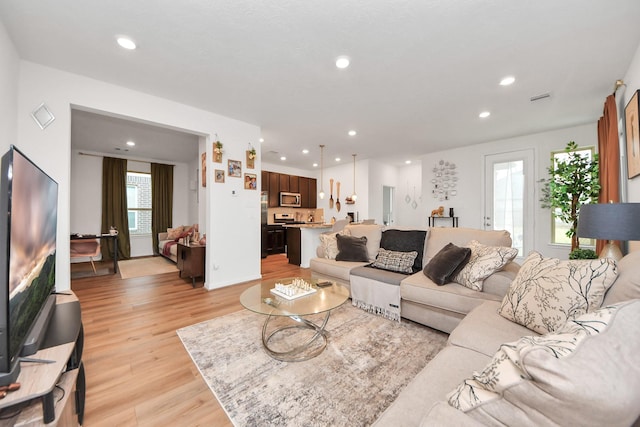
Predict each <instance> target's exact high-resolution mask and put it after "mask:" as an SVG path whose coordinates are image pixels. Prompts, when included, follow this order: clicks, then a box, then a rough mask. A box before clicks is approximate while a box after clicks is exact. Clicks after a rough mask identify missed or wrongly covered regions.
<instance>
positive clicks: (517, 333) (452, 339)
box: [449, 301, 537, 357]
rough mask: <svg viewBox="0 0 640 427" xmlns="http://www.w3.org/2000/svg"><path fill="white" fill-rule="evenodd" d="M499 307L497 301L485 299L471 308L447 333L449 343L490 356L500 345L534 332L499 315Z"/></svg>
mask: <svg viewBox="0 0 640 427" xmlns="http://www.w3.org/2000/svg"><path fill="white" fill-rule="evenodd" d="M499 309H500V302H499V301H485V302H483V303H482V304H480V305H479V306H478V307H476V308H474V309H473V310H471V312H470V313H469V314H467V315H466V316H465V317H464V319H462V320H461V321H460V323H459V324H458V326H457V327H456V328H455V329H454V330H453V331H452V332H451V334H450V335H449V344H451V345H455V346H458V347H464V348H468V349H469V350H474V351H477V352H479V353H482V354H485V355H487V356H489V357H491V356H493V355H494V354H495V352H496V351H498V349H499V348H500V345H502V344H504V343H506V342H511V341H516V340H518V339H520V338H522V337H524V336H525V335H532V334H536V333H535V332H533V331H531V330H530V329H527V328H525V327H524V326H522V325H518V324H517V323H514V322H511V321H510V320H507V319H505V318H504V317H502V316H500V315H499V314H498V310H499ZM536 335H537V334H536Z"/></svg>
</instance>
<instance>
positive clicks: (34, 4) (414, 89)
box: [0, 0, 640, 169]
mask: <svg viewBox="0 0 640 427" xmlns="http://www.w3.org/2000/svg"><path fill="white" fill-rule="evenodd" d="M0 16H1V19H2V21H3V22H4V25H5V26H6V28H7V30H8V32H9V34H10V36H11V38H12V39H13V41H14V43H15V45H16V48H17V50H18V52H19V54H20V56H21V57H22V58H23V59H26V60H29V61H33V62H37V63H41V64H44V65H47V66H51V67H54V68H59V69H62V70H67V71H70V72H73V73H78V74H83V75H86V76H90V77H93V78H96V79H100V80H103V81H107V82H111V83H114V84H118V85H121V86H125V87H129V88H132V89H136V90H139V91H142V92H146V93H151V94H154V95H158V96H162V97H165V98H168V99H172V100H176V101H179V102H183V103H186V104H190V105H193V106H196V107H199V108H202V109H206V110H210V111H213V112H216V113H218V114H222V115H225V116H229V117H233V118H236V119H239V120H243V121H246V122H249V123H253V124H256V125H259V126H261V127H262V135H263V137H264V139H265V142H264V143H263V144H262V152H263V160H266V161H269V162H274V161H279V160H277V157H279V156H280V155H286V156H287V161H286V164H287V166H293V167H298V168H304V169H310V168H311V163H312V162H313V161H317V160H318V158H319V148H318V145H319V144H325V145H326V149H325V165H329V164H330V162H331V161H332V160H330V159H333V158H334V157H336V156H341V157H342V158H343V159H349V158H350V155H351V154H352V153H358V159H366V158H378V159H382V160H384V161H386V162H398V163H399V162H402V161H404V160H405V159H411V158H415V157H416V156H419V155H420V154H424V153H427V152H432V151H437V150H442V149H445V148H450V147H454V146H464V145H469V144H474V143H479V142H484V141H490V140H495V139H500V138H507V137H512V136H517V135H523V134H531V133H536V132H541V131H546V130H550V129H556V128H562V127H567V126H572V125H578V124H584V123H593V122H595V120H597V118H598V117H599V116H600V115H601V113H602V106H603V102H604V99H605V97H606V96H607V95H608V94H609V93H611V92H612V90H613V85H614V82H615V80H616V79H619V78H622V77H623V76H624V73H625V72H626V70H627V68H628V66H629V64H630V61H631V58H632V57H633V55H634V53H635V51H636V49H637V48H638V46H639V44H640V25H638V22H637V21H638V17H640V1H638V0H610V1H603V0H562V1H558V0H537V1H526V2H525V1H514V0H405V1H400V0H397V1H392V0H324V1H301V0H274V1H257V0H216V1H204V0H193V1H188V2H187V1H180V2H177V1H173V2H172V1H169V0H164V1H161V0H135V1H125V0H119V1H109V2H105V1H98V0H85V1H77V0H76V1H74V0H57V1H55V2H53V1H46V0H32V1H22V0H2V1H1V2H0ZM118 35H128V36H130V37H131V38H132V39H133V40H135V41H136V43H137V44H138V49H137V50H135V51H125V50H123V49H121V48H120V47H118V46H117V45H116V43H115V38H116V36H118ZM339 55H347V56H349V57H350V58H351V64H352V65H351V66H350V67H349V68H347V69H345V70H339V69H337V68H336V67H335V66H334V61H335V58H336V57H337V56H339ZM506 75H514V76H515V77H516V79H517V80H516V83H515V84H514V85H512V86H510V87H501V86H499V85H498V82H499V81H500V79H501V78H502V77H504V76H506ZM630 89H634V90H635V88H630ZM543 93H550V94H551V97H550V98H548V99H545V100H541V101H537V102H531V101H530V98H531V97H533V96H536V95H539V94H543ZM483 110H490V111H491V113H492V114H491V116H490V117H489V118H488V119H484V120H481V119H479V118H478V113H480V112H481V111H483ZM349 129H356V130H357V131H358V135H357V136H355V137H349V136H348V135H347V131H348V130H349ZM219 136H220V139H221V140H222V141H223V142H224V135H219ZM303 148H308V149H310V150H311V153H310V154H309V155H303V154H302V153H301V150H302V149H303Z"/></svg>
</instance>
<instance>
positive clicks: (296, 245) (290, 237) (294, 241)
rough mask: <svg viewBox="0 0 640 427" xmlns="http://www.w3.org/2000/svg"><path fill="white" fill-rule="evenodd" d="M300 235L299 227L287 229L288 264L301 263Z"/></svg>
mask: <svg viewBox="0 0 640 427" xmlns="http://www.w3.org/2000/svg"><path fill="white" fill-rule="evenodd" d="M300 235H301V232H300V227H289V228H288V229H287V259H288V260H289V264H293V265H300V263H301V262H302V249H301V246H300Z"/></svg>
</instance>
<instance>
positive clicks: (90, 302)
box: [71, 255, 310, 427]
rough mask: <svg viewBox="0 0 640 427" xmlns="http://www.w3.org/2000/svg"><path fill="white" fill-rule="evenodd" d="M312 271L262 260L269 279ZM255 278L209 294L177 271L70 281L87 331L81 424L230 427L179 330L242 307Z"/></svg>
mask: <svg viewBox="0 0 640 427" xmlns="http://www.w3.org/2000/svg"><path fill="white" fill-rule="evenodd" d="M89 268H90V267H89ZM309 275H310V271H309V270H308V269H301V268H299V267H297V266H292V265H290V264H288V263H287V259H286V257H284V256H283V255H271V256H269V257H267V258H265V259H263V260H262V276H263V278H265V279H268V278H276V277H287V276H303V277H308V276H309ZM255 283H258V282H257V281H255V282H248V283H243V284H239V285H234V286H228V287H225V288H221V289H216V290H213V291H207V290H205V289H204V288H202V287H200V288H195V289H194V288H192V287H191V280H190V279H180V278H178V276H177V275H176V274H175V273H167V274H162V275H156V276H148V277H138V278H132V279H126V280H125V279H120V277H119V276H118V275H115V276H114V275H107V276H94V277H85V278H79V279H72V281H71V289H72V290H73V291H74V292H75V293H76V295H77V296H78V298H79V299H80V304H81V307H82V321H83V324H84V334H85V346H84V354H83V357H82V359H83V362H84V365H85V370H86V376H87V399H86V413H85V419H84V426H86V427H93V426H116V425H117V426H154V427H155V426H181V427H182V426H231V425H232V424H231V422H230V421H229V419H228V418H227V416H226V414H225V412H224V410H223V409H222V408H221V406H220V405H219V403H218V401H217V400H216V398H215V396H214V395H213V393H212V392H211V391H210V390H209V387H208V386H207V385H206V384H205V382H204V380H203V379H202V378H201V377H200V374H199V373H198V370H197V368H196V367H195V365H194V364H193V362H192V361H191V358H190V357H189V354H188V353H187V351H186V350H185V348H184V346H183V345H182V342H181V341H180V339H179V338H178V335H177V334H176V329H179V328H182V327H184V326H188V325H192V324H194V323H198V322H202V321H205V320H208V319H212V318H214V317H219V316H223V315H225V314H228V313H232V312H234V311H238V310H241V309H242V306H241V305H240V302H239V297H240V294H241V293H242V291H244V290H245V289H246V288H248V287H249V286H251V285H253V284H255ZM256 339H259V337H257V336H256Z"/></svg>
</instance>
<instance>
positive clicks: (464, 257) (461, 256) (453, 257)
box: [422, 243, 471, 285]
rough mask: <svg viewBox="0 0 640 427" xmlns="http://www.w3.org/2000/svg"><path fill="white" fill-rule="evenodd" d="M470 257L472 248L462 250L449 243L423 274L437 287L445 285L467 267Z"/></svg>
mask: <svg viewBox="0 0 640 427" xmlns="http://www.w3.org/2000/svg"><path fill="white" fill-rule="evenodd" d="M470 256H471V249H470V248H461V247H458V246H456V245H454V244H453V243H449V244H447V245H446V246H445V247H444V248H442V249H441V250H440V252H438V253H437V254H436V255H435V256H434V257H433V258H432V259H431V261H429V263H428V264H427V266H426V267H425V268H424V270H423V271H422V272H423V273H424V275H425V276H427V277H428V278H429V279H431V280H433V282H434V283H435V284H436V285H444V284H445V283H449V282H450V281H451V277H452V276H454V275H455V274H456V273H457V272H458V271H460V270H461V269H462V268H463V267H464V266H465V264H466V263H467V262H468V261H469V257H470Z"/></svg>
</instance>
